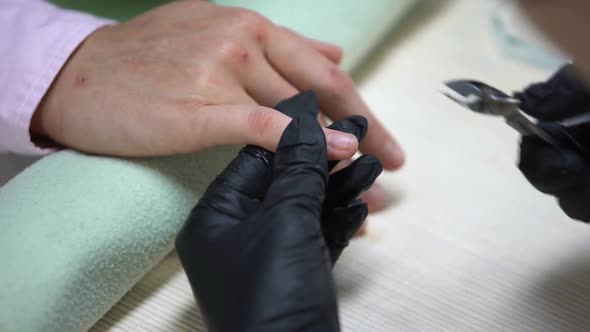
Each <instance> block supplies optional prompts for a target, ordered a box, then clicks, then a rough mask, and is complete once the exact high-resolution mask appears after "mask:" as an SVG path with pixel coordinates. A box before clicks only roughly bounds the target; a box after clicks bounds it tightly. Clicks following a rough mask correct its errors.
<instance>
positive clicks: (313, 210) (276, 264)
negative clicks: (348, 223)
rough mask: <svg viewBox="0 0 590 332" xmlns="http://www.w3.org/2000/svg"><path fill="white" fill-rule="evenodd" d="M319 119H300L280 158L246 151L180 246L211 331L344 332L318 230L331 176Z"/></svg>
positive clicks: (307, 113) (307, 115)
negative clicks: (270, 162) (339, 319)
mask: <svg viewBox="0 0 590 332" xmlns="http://www.w3.org/2000/svg"><path fill="white" fill-rule="evenodd" d="M316 114H317V110H314V109H304V110H302V111H300V112H299V114H298V115H297V116H296V117H295V119H294V120H293V121H292V122H291V124H289V126H288V127H287V129H286V130H285V133H284V134H283V137H282V138H281V141H280V143H279V146H278V149H277V152H276V155H275V156H274V158H272V156H271V154H270V153H267V152H266V151H264V150H261V149H259V148H256V147H246V148H245V149H244V150H242V152H241V153H240V154H239V156H238V157H237V158H236V159H234V161H232V163H230V165H229V166H228V168H226V170H224V172H222V174H221V175H220V176H219V177H218V178H217V179H216V180H215V181H214V182H213V183H212V184H211V185H210V187H209V188H208V189H207V191H206V193H205V194H204V196H203V198H202V199H201V200H200V201H199V203H198V204H197V206H196V207H195V209H194V210H193V211H192V213H191V215H190V216H189V218H188V220H187V222H186V224H185V225H184V227H183V229H182V230H181V232H180V234H179V235H178V237H177V240H176V246H177V251H178V255H179V258H180V260H181V262H182V265H183V267H184V269H185V271H186V273H187V276H188V279H189V281H190V283H191V286H192V288H193V292H194V293H195V294H196V297H197V300H198V302H199V305H200V307H201V309H202V312H203V315H204V317H205V318H206V321H207V324H208V325H209V327H210V328H211V329H212V330H216V331H244V330H247V331H286V330H289V331H290V330H311V331H337V330H339V325H338V313H337V304H336V296H335V290H334V285H333V281H332V277H331V271H330V270H331V265H332V264H331V261H330V258H329V253H328V250H327V247H326V244H325V241H324V238H323V236H322V233H321V228H320V224H321V220H320V219H321V211H322V205H323V200H324V196H325V191H326V183H327V179H328V166H327V160H326V143H325V137H324V134H323V131H322V130H321V128H320V126H319V124H318V123H317V120H316ZM271 159H273V160H272V164H271V165H269V160H271Z"/></svg>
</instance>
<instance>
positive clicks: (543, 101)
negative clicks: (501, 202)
mask: <svg viewBox="0 0 590 332" xmlns="http://www.w3.org/2000/svg"><path fill="white" fill-rule="evenodd" d="M516 96H517V97H518V98H519V99H520V100H521V102H522V104H521V108H522V109H523V110H524V111H525V112H527V113H528V114H530V115H532V116H534V117H535V118H537V119H539V120H540V122H539V126H540V127H542V128H544V129H545V130H547V131H548V132H549V133H550V134H553V135H554V136H556V137H558V136H559V135H564V134H567V135H571V136H572V137H575V139H576V140H577V141H578V142H579V143H580V145H581V146H582V148H585V149H586V150H590V125H588V124H582V125H578V126H573V127H572V128H571V129H568V131H567V132H565V131H564V132H561V127H560V126H559V125H558V124H557V122H556V121H562V120H564V119H568V118H572V117H575V116H577V115H580V114H582V113H587V112H588V111H590V93H589V92H588V90H587V88H586V86H585V85H584V83H582V81H581V80H580V79H578V78H577V77H576V75H575V73H574V68H573V66H571V65H569V66H566V67H564V68H562V69H561V70H560V71H559V72H557V73H556V74H555V75H554V76H553V77H551V79H549V80H548V81H547V82H544V83H537V84H533V85H531V86H529V87H528V88H527V89H525V90H524V91H523V92H522V93H520V94H517V95H516ZM519 168H520V169H521V171H522V172H523V173H524V175H525V176H526V178H527V179H528V180H529V181H530V182H531V183H532V184H533V186H535V188H537V189H538V190H539V191H541V192H544V193H547V194H550V195H553V196H555V197H557V199H558V200H559V204H560V206H561V208H562V209H563V211H564V212H565V213H566V214H567V215H568V216H570V217H571V218H574V219H578V220H582V221H586V222H590V164H589V162H588V160H585V158H583V157H582V156H581V154H580V153H578V151H576V150H575V149H556V148H555V147H553V146H551V145H549V144H547V143H545V142H543V141H541V140H540V139H537V138H535V137H523V139H522V143H521V150H520V164H519Z"/></svg>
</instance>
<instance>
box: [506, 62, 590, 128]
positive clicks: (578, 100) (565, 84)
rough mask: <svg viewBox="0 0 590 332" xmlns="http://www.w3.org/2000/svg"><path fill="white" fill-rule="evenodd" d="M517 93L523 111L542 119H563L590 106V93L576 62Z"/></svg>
mask: <svg viewBox="0 0 590 332" xmlns="http://www.w3.org/2000/svg"><path fill="white" fill-rule="evenodd" d="M514 96H515V97H516V98H517V99H519V100H520V101H521V105H520V107H521V109H522V110H523V111H525V112H526V113H528V114H529V115H531V116H533V117H535V118H536V119H538V120H541V121H555V120H562V119H565V118H569V117H571V116H575V115H577V114H580V113H583V112H587V111H588V109H590V93H589V92H588V89H587V87H586V86H585V83H584V82H583V81H582V80H580V79H579V78H578V77H577V74H576V73H575V67H574V66H573V65H566V66H563V67H562V68H561V69H560V70H559V71H558V72H557V73H555V74H554V75H553V76H552V77H551V78H550V79H549V80H548V81H546V82H541V83H535V84H532V85H530V86H528V87H527V88H526V89H525V90H524V91H523V92H518V93H515V94H514Z"/></svg>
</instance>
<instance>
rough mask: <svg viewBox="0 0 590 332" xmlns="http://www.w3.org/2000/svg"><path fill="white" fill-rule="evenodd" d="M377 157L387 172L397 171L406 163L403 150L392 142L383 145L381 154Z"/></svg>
mask: <svg viewBox="0 0 590 332" xmlns="http://www.w3.org/2000/svg"><path fill="white" fill-rule="evenodd" d="M377 157H379V160H380V161H381V164H382V165H383V168H384V169H386V170H388V171H395V170H398V169H400V168H402V166H403V165H404V163H405V162H406V155H405V152H404V150H403V149H402V148H401V146H400V145H399V144H398V143H397V142H395V141H393V140H392V141H390V142H388V143H386V144H385V145H384V147H383V149H382V152H381V153H380V154H378V155H377Z"/></svg>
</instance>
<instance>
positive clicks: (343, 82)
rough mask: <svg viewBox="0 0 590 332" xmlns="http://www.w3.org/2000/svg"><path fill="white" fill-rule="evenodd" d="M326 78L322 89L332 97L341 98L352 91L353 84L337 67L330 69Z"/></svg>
mask: <svg viewBox="0 0 590 332" xmlns="http://www.w3.org/2000/svg"><path fill="white" fill-rule="evenodd" d="M326 77H327V78H326V81H325V82H324V87H323V88H324V89H325V90H326V91H327V92H328V93H329V94H330V95H332V96H333V97H335V98H341V97H344V96H346V95H349V94H351V93H352V91H354V82H353V81H352V79H351V78H350V77H349V76H348V75H347V74H345V73H344V72H343V71H342V70H340V69H339V68H338V67H335V66H334V67H333V68H331V69H330V72H329V75H327V76H326Z"/></svg>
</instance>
